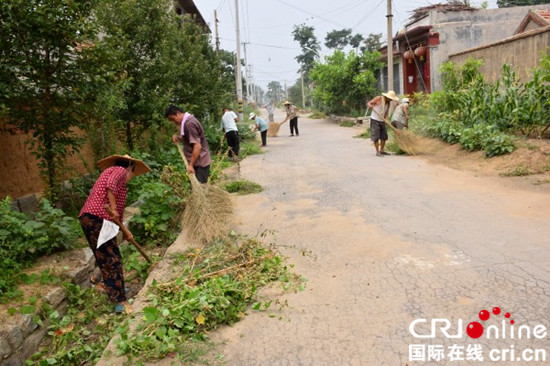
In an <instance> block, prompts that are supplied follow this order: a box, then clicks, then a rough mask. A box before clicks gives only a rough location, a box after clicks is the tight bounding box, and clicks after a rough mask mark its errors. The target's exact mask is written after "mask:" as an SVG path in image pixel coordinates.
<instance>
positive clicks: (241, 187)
mask: <svg viewBox="0 0 550 366" xmlns="http://www.w3.org/2000/svg"><path fill="white" fill-rule="evenodd" d="M224 188H225V190H226V191H227V192H229V193H237V194H238V195H239V196H244V195H246V194H252V193H260V192H261V191H263V190H264V189H263V188H262V186H261V185H259V184H258V183H255V182H251V181H248V180H235V181H233V182H230V183H227V184H226V185H225V186H224Z"/></svg>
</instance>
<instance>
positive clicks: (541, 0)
mask: <svg viewBox="0 0 550 366" xmlns="http://www.w3.org/2000/svg"><path fill="white" fill-rule="evenodd" d="M548 3H549V1H548V0H497V6H498V7H499V8H511V7H514V6H527V5H538V4H548Z"/></svg>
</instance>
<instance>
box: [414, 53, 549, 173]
mask: <svg viewBox="0 0 550 366" xmlns="http://www.w3.org/2000/svg"><path fill="white" fill-rule="evenodd" d="M482 62H483V61H482V60H475V59H469V60H467V61H466V62H465V63H464V65H461V66H458V65H456V64H454V63H452V62H448V63H445V64H444V65H443V66H442V68H441V71H442V76H443V90H441V91H438V92H434V93H432V94H430V95H426V96H423V95H415V100H416V104H414V105H413V106H412V108H411V115H412V123H411V125H412V126H414V129H415V131H418V132H421V133H423V134H425V135H427V136H430V137H437V138H440V139H442V140H444V141H446V142H448V143H450V144H456V143H459V144H460V145H461V147H462V148H463V149H465V150H468V151H476V150H483V151H484V153H485V156H487V157H492V156H497V155H503V154H507V153H511V152H512V151H514V149H515V148H516V145H517V141H518V140H519V139H521V138H547V137H548V136H549V132H550V119H549V118H548V116H549V115H550V88H549V86H548V83H549V82H550V56H549V55H545V56H544V57H543V58H542V59H541V62H540V66H539V67H538V68H536V69H534V70H533V73H532V75H533V76H532V78H531V79H530V80H529V81H527V82H525V83H522V82H520V81H519V80H518V77H517V75H516V72H515V71H514V70H513V68H511V67H510V66H509V65H506V64H505V65H503V66H502V72H501V76H500V78H499V79H498V80H497V81H496V82H495V83H493V84H490V83H487V82H486V81H485V80H484V78H483V75H482V74H481V73H480V71H479V68H480V66H481V65H482ZM520 170H521V169H520Z"/></svg>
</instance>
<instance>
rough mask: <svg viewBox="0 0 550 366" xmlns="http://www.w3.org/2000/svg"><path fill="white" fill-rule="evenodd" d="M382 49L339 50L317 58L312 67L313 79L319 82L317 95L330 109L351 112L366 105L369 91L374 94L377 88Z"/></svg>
mask: <svg viewBox="0 0 550 366" xmlns="http://www.w3.org/2000/svg"><path fill="white" fill-rule="evenodd" d="M379 57H380V54H379V53H363V54H357V53H355V51H350V52H349V53H348V54H347V55H346V54H345V53H344V52H342V51H336V52H334V54H332V55H331V56H327V57H326V58H325V62H324V63H321V62H317V63H315V66H314V67H313V69H312V70H311V74H310V77H311V80H312V81H313V82H314V83H315V89H314V90H313V99H314V101H315V104H316V105H317V106H319V108H320V109H321V110H322V111H323V112H326V113H350V112H351V111H353V110H355V111H361V110H363V109H364V104H365V95H373V94H374V93H375V90H376V77H375V74H374V73H375V71H376V70H377V69H378V68H380V62H379V61H378V59H379Z"/></svg>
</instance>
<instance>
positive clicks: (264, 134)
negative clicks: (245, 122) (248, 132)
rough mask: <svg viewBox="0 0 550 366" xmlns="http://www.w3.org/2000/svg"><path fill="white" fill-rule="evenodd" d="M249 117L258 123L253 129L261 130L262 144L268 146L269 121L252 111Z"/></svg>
mask: <svg viewBox="0 0 550 366" xmlns="http://www.w3.org/2000/svg"><path fill="white" fill-rule="evenodd" d="M249 118H250V119H251V120H253V121H254V122H255V123H256V125H255V126H254V130H253V131H260V133H261V135H262V145H261V146H262V147H264V146H266V145H267V129H268V126H267V123H266V122H265V121H264V119H263V118H262V117H258V116H256V114H254V113H250V115H249Z"/></svg>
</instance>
